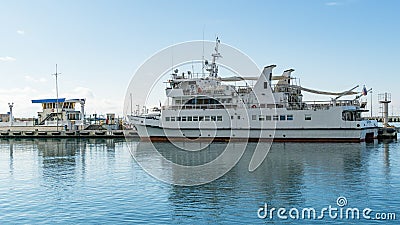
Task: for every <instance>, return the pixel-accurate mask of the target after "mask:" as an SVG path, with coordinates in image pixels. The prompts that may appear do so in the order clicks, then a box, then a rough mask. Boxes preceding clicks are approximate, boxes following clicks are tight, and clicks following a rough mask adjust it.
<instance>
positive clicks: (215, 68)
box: [205, 37, 222, 78]
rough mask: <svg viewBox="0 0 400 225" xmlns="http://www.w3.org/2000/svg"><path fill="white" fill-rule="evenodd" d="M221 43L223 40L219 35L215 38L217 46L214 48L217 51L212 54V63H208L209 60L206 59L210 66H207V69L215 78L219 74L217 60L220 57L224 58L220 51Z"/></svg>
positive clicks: (206, 63)
mask: <svg viewBox="0 0 400 225" xmlns="http://www.w3.org/2000/svg"><path fill="white" fill-rule="evenodd" d="M220 43H221V41H220V40H219V38H218V37H217V39H216V40H215V48H214V50H215V53H213V54H211V56H212V62H211V65H208V62H207V61H205V65H206V66H209V68H207V71H208V72H210V77H214V78H216V77H217V76H218V66H217V64H216V61H217V59H218V58H222V55H221V54H220V53H219V52H218V48H219V44H220Z"/></svg>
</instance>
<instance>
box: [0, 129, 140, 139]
mask: <svg viewBox="0 0 400 225" xmlns="http://www.w3.org/2000/svg"><path fill="white" fill-rule="evenodd" d="M125 137H128V138H138V137H139V135H138V134H137V132H136V131H134V130H77V131H16V130H14V131H11V130H7V131H4V130H3V131H1V132H0V138H125Z"/></svg>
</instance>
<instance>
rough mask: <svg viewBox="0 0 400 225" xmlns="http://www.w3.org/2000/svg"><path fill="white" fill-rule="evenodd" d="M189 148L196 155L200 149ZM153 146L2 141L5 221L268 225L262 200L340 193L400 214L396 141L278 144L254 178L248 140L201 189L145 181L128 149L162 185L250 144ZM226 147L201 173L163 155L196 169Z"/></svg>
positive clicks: (322, 200) (298, 203) (327, 198)
mask: <svg viewBox="0 0 400 225" xmlns="http://www.w3.org/2000/svg"><path fill="white" fill-rule="evenodd" d="M185 144H186V145H189V146H187V147H190V148H192V149H195V148H197V149H202V147H203V146H201V143H185ZM155 145H156V147H157V149H158V150H159V151H158V152H153V151H149V148H150V147H149V143H148V142H137V141H129V142H125V141H124V140H98V139H96V140H78V139H59V140H58V139H45V140H38V139H20V140H4V139H1V140H0V179H1V180H2V182H0V210H1V212H2V213H1V216H0V222H1V223H2V224H4V223H12V224H15V223H22V224H25V223H30V224H32V223H33V224H36V223H43V222H44V223H118V222H119V223H120V222H128V223H157V224H160V223H161V224H176V223H187V224H194V223H196V224H198V223H200V224H201V223H211V224H215V223H219V224H221V223H226V224H232V223H241V224H243V223H244V224H264V223H265V222H267V221H268V219H267V220H262V219H259V218H258V217H257V210H258V209H259V207H261V206H263V205H264V203H268V205H270V206H271V207H276V208H279V207H286V208H288V209H289V208H292V207H298V208H304V207H315V208H319V209H320V208H322V207H327V206H329V205H332V206H337V205H336V199H337V198H338V197H339V196H345V197H346V198H347V200H348V206H349V207H358V208H365V207H369V208H372V209H375V210H380V211H388V212H390V211H392V212H397V210H398V209H399V208H400V196H399V195H398V191H399V190H400V189H399V187H400V175H399V174H400V169H399V168H400V160H399V159H400V153H399V151H398V149H400V148H399V147H400V146H399V143H398V142H388V143H377V142H375V143H367V144H359V143H336V144H332V143H274V144H273V145H272V148H271V150H270V152H269V153H268V156H267V158H266V159H265V160H264V162H263V163H262V164H261V166H260V167H259V168H257V170H255V171H254V172H249V170H248V168H249V162H250V159H251V157H252V155H253V151H254V148H255V143H248V144H247V147H246V146H244V147H246V148H245V151H244V153H243V156H242V157H241V158H240V160H239V162H238V163H237V164H236V165H235V166H234V167H233V168H232V169H231V170H230V171H229V172H227V173H226V174H225V175H223V176H221V177H220V178H218V179H217V180H215V181H213V182H210V183H207V184H204V185H200V186H176V185H170V184H168V183H164V182H161V181H159V180H157V179H155V178H153V177H151V176H149V175H148V174H147V173H146V172H145V171H144V170H143V169H142V168H141V167H140V166H139V165H138V163H137V162H136V161H135V160H134V159H133V158H132V156H131V152H132V154H133V155H134V156H135V158H136V159H137V160H138V161H139V162H140V163H143V162H145V163H146V164H147V165H148V166H151V168H153V169H154V170H155V171H158V172H160V173H161V172H162V175H164V180H165V181H167V182H173V181H175V182H182V181H191V180H196V179H197V180H198V179H201V176H203V175H204V172H209V173H212V171H214V173H215V171H218V169H221V168H222V169H226V168H229V166H230V165H231V164H232V162H236V161H235V160H236V156H238V155H239V156H240V155H241V154H240V153H241V152H240V149H241V147H243V145H244V144H243V143H235V144H234V145H232V146H229V147H228V148H227V146H228V145H227V144H226V143H213V144H211V145H210V146H208V147H206V148H204V149H202V150H199V151H192V152H187V151H182V150H179V149H178V148H177V147H176V146H174V145H173V144H170V143H156V144H155ZM191 145H197V146H191ZM128 146H129V147H131V148H128ZM130 151H131V152H130ZM224 151H227V152H228V151H230V152H231V153H234V154H237V155H235V157H231V158H230V157H226V158H224V160H221V161H219V163H217V164H214V165H213V166H214V167H213V168H212V169H210V168H205V169H204V170H198V171H197V174H195V173H193V172H190V173H184V171H183V170H181V169H179V168H178V169H177V168H176V167H174V166H171V163H165V162H163V161H161V160H160V157H159V156H160V155H162V156H164V157H165V158H166V159H167V162H175V163H178V164H181V165H185V166H198V165H202V164H204V163H210V162H212V161H213V160H214V159H215V158H217V157H219V156H221V155H222V154H223V153H224ZM397 213H400V212H397ZM399 215H400V214H399ZM273 220H275V221H278V219H277V218H274V219H273ZM292 222H293V221H292ZM321 222H323V221H321ZM325 222H326V221H325ZM336 222H340V221H336ZM341 222H343V223H346V224H349V223H363V222H364V223H365V221H363V220H343V221H341ZM386 222H388V221H386ZM389 222H396V221H389Z"/></svg>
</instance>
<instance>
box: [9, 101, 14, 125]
mask: <svg viewBox="0 0 400 225" xmlns="http://www.w3.org/2000/svg"><path fill="white" fill-rule="evenodd" d="M8 107H10V125H11V126H12V125H13V122H14V116H13V107H14V102H11V103H8Z"/></svg>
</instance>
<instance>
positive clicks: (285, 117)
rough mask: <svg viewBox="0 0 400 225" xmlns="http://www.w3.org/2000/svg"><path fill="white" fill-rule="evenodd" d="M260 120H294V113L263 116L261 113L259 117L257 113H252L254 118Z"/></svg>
mask: <svg viewBox="0 0 400 225" xmlns="http://www.w3.org/2000/svg"><path fill="white" fill-rule="evenodd" d="M257 118H258V120H259V121H263V120H293V115H273V116H271V115H267V116H263V115H259V116H258V117H257V115H252V116H251V119H252V120H257Z"/></svg>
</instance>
